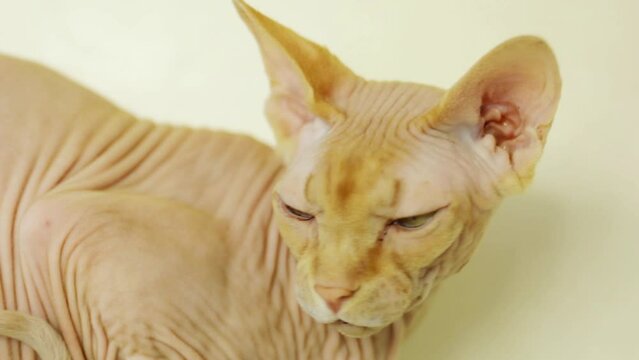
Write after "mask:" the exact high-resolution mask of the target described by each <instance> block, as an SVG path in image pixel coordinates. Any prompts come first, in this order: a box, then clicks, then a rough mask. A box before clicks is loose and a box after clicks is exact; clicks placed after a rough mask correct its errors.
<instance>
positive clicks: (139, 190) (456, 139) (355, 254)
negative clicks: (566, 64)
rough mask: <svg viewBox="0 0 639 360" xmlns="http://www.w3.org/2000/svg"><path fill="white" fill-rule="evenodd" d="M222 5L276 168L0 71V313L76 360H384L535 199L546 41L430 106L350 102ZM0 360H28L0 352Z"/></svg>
mask: <svg viewBox="0 0 639 360" xmlns="http://www.w3.org/2000/svg"><path fill="white" fill-rule="evenodd" d="M236 5H237V6H238V9H239V11H240V14H241V15H242V17H243V18H244V20H245V21H246V22H247V25H248V26H249V28H250V29H251V31H252V32H253V34H254V35H255V37H256V39H257V41H258V44H259V46H260V49H261V50H262V55H263V57H264V64H265V67H266V71H267V74H268V75H269V77H270V80H271V85H272V94H271V97H270V98H269V100H268V103H267V115H268V118H269V121H270V122H271V124H272V126H273V128H274V131H275V133H276V136H277V138H278V152H277V153H276V151H274V150H273V149H271V148H269V147H267V146H266V145H263V144H260V143H258V142H257V141H255V140H253V139H251V138H248V137H245V136H241V135H234V134H227V133H221V132H213V131H208V130H193V129H188V128H178V127H171V126H165V125H159V124H155V123H152V122H148V121H142V120H139V119H136V118H134V117H133V116H131V115H129V114H127V113H126V112H125V111H123V110H121V109H119V108H117V107H116V106H114V105H112V104H110V103H108V102H107V101H105V100H104V99H102V98H101V97H99V96H97V95H95V94H93V93H91V92H90V91H88V90H86V89H84V88H82V87H81V86H79V85H77V84H75V83H73V82H71V81H70V80H68V79H66V78H64V77H62V76H60V75H58V74H55V73H54V72H52V71H50V70H47V69H45V68H43V67H41V66H39V65H36V64H32V63H29V62H25V61H22V60H17V59H14V58H10V57H0V164H1V168H0V169H2V171H1V172H0V211H1V217H0V276H1V282H0V294H1V297H0V308H3V309H10V310H18V311H21V312H24V313H28V314H33V315H35V316H37V317H40V318H43V319H46V320H47V321H48V322H49V323H50V324H51V325H52V326H53V327H54V328H55V329H57V330H58V331H59V332H60V334H61V335H62V337H63V339H64V342H65V343H66V345H67V347H68V349H69V352H70V354H71V357H72V358H73V359H86V358H88V359H147V358H170V359H174V358H175V359H181V358H186V359H199V358H202V359H226V358H229V359H249V358H264V359H293V358H304V359H315V358H318V359H319V358H323V359H346V358H349V359H353V358H361V359H375V358H393V357H395V356H396V354H397V346H398V343H399V341H400V340H401V338H402V336H403V335H404V333H405V331H406V329H407V327H408V326H409V325H410V324H411V322H412V320H413V318H414V317H415V316H416V315H417V314H418V313H419V310H420V309H421V308H422V307H423V305H422V302H423V301H424V299H425V298H426V297H427V295H428V293H429V292H430V290H431V289H432V288H433V287H436V286H437V284H439V282H440V281H441V280H442V279H444V278H445V277H447V276H448V275H451V274H453V273H455V272H457V271H459V269H461V267H463V265H465V264H466V262H467V261H468V260H469V258H470V255H471V254H472V251H473V249H474V248H475V246H476V245H477V241H478V240H479V238H480V237H481V234H482V231H483V229H484V226H485V224H486V222H487V220H488V218H489V216H490V214H491V212H492V211H493V209H495V208H496V206H497V205H498V204H499V202H500V200H501V199H502V198H503V196H505V195H507V194H511V193H515V192H518V191H521V190H522V189H523V187H524V186H525V185H526V184H527V183H528V181H529V180H530V179H531V178H532V174H533V171H534V166H535V163H536V161H537V160H538V158H539V155H540V153H541V150H542V148H543V144H544V142H545V139H546V134H547V130H548V129H549V126H550V123H551V121H552V118H553V115H554V112H555V109H556V106H557V101H558V97H559V91H560V85H559V76H558V72H557V67H556V63H555V61H554V57H553V55H552V52H551V51H550V49H549V48H548V47H547V45H545V43H543V42H542V41H541V40H539V39H536V38H532V37H521V38H516V39H513V40H510V41H509V42H506V43H504V44H503V45H501V46H500V47H498V48H497V49H495V50H493V52H491V53H489V54H488V55H487V56H486V57H484V58H483V59H482V60H480V61H479V63H478V64H477V65H476V66H475V67H473V69H471V70H470V71H469V73H468V74H467V75H466V76H464V77H463V78H462V79H461V80H460V81H459V82H458V83H457V84H456V85H455V86H453V87H452V88H451V89H450V90H449V91H447V92H445V91H443V90H440V89H437V88H434V87H429V86H422V85H416V84H406V83H396V82H370V81H366V80H364V79H362V78H360V77H358V76H357V75H355V74H354V73H353V72H351V71H350V70H349V69H347V68H346V67H345V66H344V65H342V64H341V63H340V62H339V61H338V60H337V59H336V58H335V57H333V56H332V55H331V54H330V53H328V52H327V51H326V50H325V49H324V48H321V47H319V46H317V45H315V44H313V43H311V42H309V41H307V40H305V39H303V38H301V37H299V36H297V35H296V34H294V33H292V32H291V31H290V30H288V29H286V28H283V27H281V26H280V25H278V24H277V23H275V22H273V21H272V20H270V19H268V18H266V17H264V16H263V15H261V14H259V13H257V12H256V11H254V10H253V9H251V8H250V7H248V6H247V5H246V4H244V3H242V2H240V1H237V2H236ZM300 214H302V215H304V216H306V215H308V216H310V217H309V218H304V216H302V217H300ZM420 215H424V216H422V217H420V218H419V219H418V220H419V221H418V222H420V221H421V223H419V224H418V225H419V226H417V227H416V228H407V227H404V226H402V225H401V224H403V223H404V222H402V221H398V219H405V218H409V217H413V216H420ZM345 294H348V296H346V295H345ZM336 303H338V304H339V306H335V304H336ZM338 320H339V321H338ZM0 358H1V359H35V354H34V353H33V351H32V350H31V349H30V348H28V347H27V346H25V345H24V344H21V343H18V342H16V341H12V340H11V341H10V340H7V339H4V338H2V339H0Z"/></svg>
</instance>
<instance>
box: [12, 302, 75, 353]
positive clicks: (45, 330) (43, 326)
mask: <svg viewBox="0 0 639 360" xmlns="http://www.w3.org/2000/svg"><path fill="white" fill-rule="evenodd" d="M0 336H6V337H10V338H13V339H16V340H19V341H22V342H23V343H25V344H27V345H29V346H30V347H31V348H32V349H33V350H35V352H36V353H37V354H38V356H39V357H40V359H41V360H71V356H70V355H69V351H68V350H67V346H66V344H65V343H64V341H63V340H62V337H61V336H60V334H58V332H57V331H56V330H55V329H54V328H53V327H52V326H51V325H50V324H49V323H48V322H46V321H45V320H44V319H41V318H39V317H35V316H32V315H28V314H25V313H21V312H17V311H9V310H0Z"/></svg>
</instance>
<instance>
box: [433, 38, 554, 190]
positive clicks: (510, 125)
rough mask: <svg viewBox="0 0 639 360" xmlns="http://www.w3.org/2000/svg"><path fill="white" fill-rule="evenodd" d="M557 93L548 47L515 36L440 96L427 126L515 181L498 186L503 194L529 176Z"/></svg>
mask: <svg viewBox="0 0 639 360" xmlns="http://www.w3.org/2000/svg"><path fill="white" fill-rule="evenodd" d="M560 92H561V80H560V77H559V69H558V66H557V62H556V60H555V56H554V55H553V53H552V50H551V49H550V47H548V45H547V44H546V43H545V42H544V41H543V40H541V39H539V38H536V37H532V36H522V37H517V38H514V39H511V40H508V41H506V42H504V43H503V44H501V45H499V46H498V47H496V48H495V49H494V50H492V51H491V52H489V53H488V54H487V55H485V56H484V57H483V58H481V59H480V60H479V61H478V62H477V63H476V64H475V65H474V66H473V67H472V68H471V70H470V71H469V72H468V73H466V75H465V76H464V77H462V79H461V80H460V81H458V82H457V83H456V84H455V85H454V86H453V87H452V88H451V89H450V90H449V91H448V92H447V93H446V94H445V96H444V98H443V100H442V101H441V103H440V104H439V106H438V107H437V110H436V111H435V112H434V115H435V116H429V119H430V120H429V121H430V124H429V125H430V126H432V127H437V128H440V129H443V130H445V131H447V132H449V133H455V134H457V135H460V136H463V138H464V139H465V140H468V142H469V143H470V144H472V145H473V146H475V150H476V151H477V152H478V153H479V154H480V155H481V156H482V157H484V158H487V160H488V161H489V164H491V166H493V167H494V168H496V170H497V172H498V173H501V174H503V175H505V178H510V179H514V180H515V181H514V182H513V181H508V182H507V183H508V184H498V186H501V187H502V191H503V192H506V193H509V192H517V191H521V190H522V189H523V187H525V185H526V184H527V183H528V182H529V181H530V179H531V178H532V176H533V173H534V168H535V165H536V163H537V161H538V159H539V157H540V155H541V152H542V149H543V146H544V143H545V141H546V135H547V133H548V130H549V129H550V125H551V123H552V120H553V117H554V115H555V111H556V109H557V103H558V101H559V96H560ZM509 175H510V176H509ZM512 175H515V176H512ZM503 187H509V188H510V189H503Z"/></svg>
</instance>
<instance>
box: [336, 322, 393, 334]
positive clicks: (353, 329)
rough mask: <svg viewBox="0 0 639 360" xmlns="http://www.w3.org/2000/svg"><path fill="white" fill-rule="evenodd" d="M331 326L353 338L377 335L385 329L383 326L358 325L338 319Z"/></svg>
mask: <svg viewBox="0 0 639 360" xmlns="http://www.w3.org/2000/svg"><path fill="white" fill-rule="evenodd" d="M329 326H332V327H335V328H336V329H337V331H338V332H339V333H340V334H342V335H344V336H348V337H352V338H364V337H368V336H371V335H375V334H377V333H378V332H380V331H381V330H382V329H383V327H366V326H357V325H353V324H349V323H347V322H344V321H336V322H334V323H332V324H330V325H329Z"/></svg>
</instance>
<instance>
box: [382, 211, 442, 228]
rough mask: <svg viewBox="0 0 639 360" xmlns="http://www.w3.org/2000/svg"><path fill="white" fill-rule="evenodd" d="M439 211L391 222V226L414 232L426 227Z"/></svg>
mask: <svg viewBox="0 0 639 360" xmlns="http://www.w3.org/2000/svg"><path fill="white" fill-rule="evenodd" d="M438 211H439V210H435V211H433V212H429V213H428V214H422V215H415V216H409V217H405V218H401V219H396V220H393V222H392V223H391V225H397V226H399V227H401V228H404V229H409V230H414V229H418V228H421V227H422V226H424V225H426V223H428V222H429V221H430V220H431V219H432V218H433V216H435V214H437V212H438Z"/></svg>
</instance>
